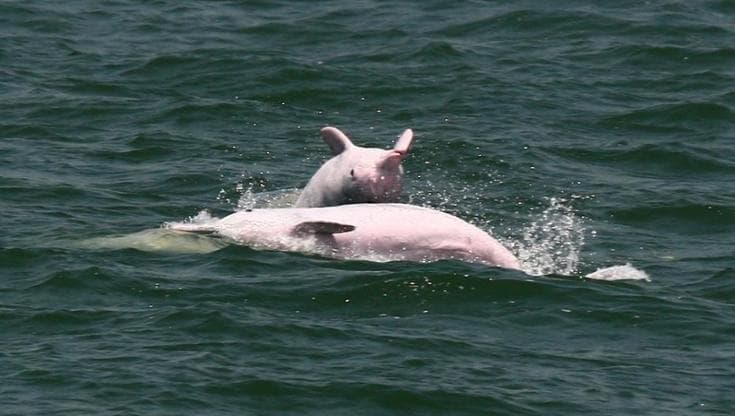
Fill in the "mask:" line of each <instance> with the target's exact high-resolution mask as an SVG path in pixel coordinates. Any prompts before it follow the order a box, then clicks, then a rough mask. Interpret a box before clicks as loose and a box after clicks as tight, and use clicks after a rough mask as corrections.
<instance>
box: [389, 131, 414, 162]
mask: <svg viewBox="0 0 735 416" xmlns="http://www.w3.org/2000/svg"><path fill="white" fill-rule="evenodd" d="M411 144H413V130H411V129H406V130H404V131H403V134H401V137H399V138H398V140H396V145H395V146H393V150H395V151H397V152H401V154H402V155H403V157H406V154H407V153H408V150H409V149H410V148H411Z"/></svg>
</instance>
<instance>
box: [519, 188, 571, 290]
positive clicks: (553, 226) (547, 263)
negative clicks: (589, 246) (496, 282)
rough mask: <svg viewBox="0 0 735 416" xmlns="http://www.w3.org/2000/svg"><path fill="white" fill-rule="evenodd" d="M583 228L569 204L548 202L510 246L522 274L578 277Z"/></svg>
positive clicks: (564, 200) (554, 200)
mask: <svg viewBox="0 0 735 416" xmlns="http://www.w3.org/2000/svg"><path fill="white" fill-rule="evenodd" d="M584 238H585V228H584V225H583V224H582V220H581V219H580V218H579V217H578V216H577V215H575V213H574V211H573V210H572V207H571V206H570V205H569V202H568V200H566V199H563V198H550V199H549V207H548V208H546V209H545V210H544V211H543V212H541V213H540V214H539V215H538V216H537V217H536V218H535V219H533V220H532V221H531V223H530V224H529V225H528V226H527V227H525V228H523V230H522V232H521V239H520V240H517V241H513V242H511V243H510V245H511V247H512V249H513V251H514V252H515V253H516V255H517V257H518V260H519V261H520V262H521V267H522V269H523V271H524V272H525V273H527V274H529V275H532V276H543V275H550V274H559V275H565V276H572V275H574V274H576V273H577V267H578V265H579V258H580V256H579V253H580V251H581V249H582V246H583V245H584Z"/></svg>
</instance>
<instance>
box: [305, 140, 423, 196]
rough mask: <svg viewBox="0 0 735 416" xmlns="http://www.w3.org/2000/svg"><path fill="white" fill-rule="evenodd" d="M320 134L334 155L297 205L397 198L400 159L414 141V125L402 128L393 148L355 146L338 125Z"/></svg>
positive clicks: (321, 168)
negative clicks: (409, 127) (402, 130)
mask: <svg viewBox="0 0 735 416" xmlns="http://www.w3.org/2000/svg"><path fill="white" fill-rule="evenodd" d="M321 136H322V139H323V140H324V141H325V142H326V143H327V145H329V148H330V149H331V150H332V154H333V155H334V156H333V157H332V158H331V159H329V160H327V161H326V162H324V164H323V165H322V166H321V167H320V168H319V170H317V172H316V173H315V174H314V176H312V177H311V179H310V180H309V182H308V183H307V184H306V187H304V190H303V191H302V192H301V195H300V196H299V198H298V200H297V201H296V204H295V205H294V206H295V207H299V208H313V207H326V206H334V205H342V204H355V203H363V202H397V201H398V198H399V196H400V194H401V185H402V180H403V167H402V166H401V161H402V160H403V159H404V158H405V157H406V155H407V154H408V150H409V148H410V147H411V143H412V142H413V131H412V130H411V129H406V130H405V131H404V132H403V134H402V135H401V136H400V137H399V138H398V140H397V141H396V144H395V146H394V147H393V149H391V150H383V149H377V148H366V147H360V146H356V145H354V144H353V143H352V141H351V140H350V139H349V138H348V137H347V135H345V134H344V133H343V132H342V131H340V130H339V129H337V128H335V127H324V128H323V129H322V130H321Z"/></svg>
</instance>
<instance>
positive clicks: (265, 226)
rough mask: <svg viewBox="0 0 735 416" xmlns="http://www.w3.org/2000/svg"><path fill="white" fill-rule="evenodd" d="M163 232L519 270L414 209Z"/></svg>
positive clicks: (468, 230)
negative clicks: (205, 234)
mask: <svg viewBox="0 0 735 416" xmlns="http://www.w3.org/2000/svg"><path fill="white" fill-rule="evenodd" d="M166 227H167V228H170V229H172V230H177V231H186V232H195V233H213V234H217V235H219V236H222V237H225V238H227V239H230V240H232V241H234V242H235V243H237V244H241V245H246V246H249V247H252V248H256V249H266V250H278V251H289V252H301V253H307V254H317V255H321V256H324V257H330V258H336V259H363V260H373V261H399V260H403V261H417V262H429V261H436V260H442V259H455V260H461V261H465V262H470V263H482V264H487V265H492V266H499V267H504V268H509V269H519V270H520V268H521V266H520V263H519V262H518V259H516V257H515V256H514V255H513V254H512V253H511V252H510V251H509V250H508V249H507V248H505V247H504V246H503V245H502V244H501V243H500V242H498V241H497V240H495V239H494V238H493V237H491V236H490V235H489V234H488V233H486V232H485V231H483V230H481V229H479V228H477V227H475V226H474V225H472V224H469V223H467V222H466V221H464V220H462V219H459V218H457V217H455V216H453V215H450V214H447V213H444V212H441V211H437V210H434V209H430V208H423V207H419V206H415V205H406V204H391V203H387V204H349V205H340V206H335V207H324V208H266V209H254V210H246V211H239V212H236V213H234V214H230V215H228V216H226V217H224V218H221V219H218V218H214V219H211V220H207V221H205V222H202V223H168V224H166Z"/></svg>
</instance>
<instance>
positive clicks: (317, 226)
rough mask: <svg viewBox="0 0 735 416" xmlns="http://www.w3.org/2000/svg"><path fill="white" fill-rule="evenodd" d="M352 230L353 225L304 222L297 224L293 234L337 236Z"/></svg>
mask: <svg viewBox="0 0 735 416" xmlns="http://www.w3.org/2000/svg"><path fill="white" fill-rule="evenodd" d="M354 229H355V226H354V225H349V224H340V223H338V222H329V221H304V222H302V223H299V224H297V225H296V226H295V227H294V229H293V232H294V233H295V234H339V233H346V232H350V231H352V230H354Z"/></svg>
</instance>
